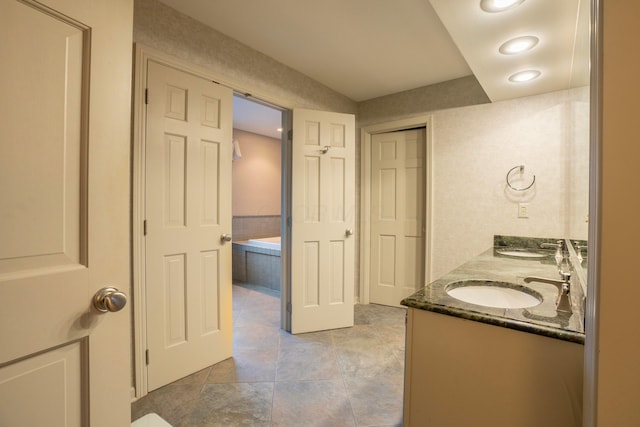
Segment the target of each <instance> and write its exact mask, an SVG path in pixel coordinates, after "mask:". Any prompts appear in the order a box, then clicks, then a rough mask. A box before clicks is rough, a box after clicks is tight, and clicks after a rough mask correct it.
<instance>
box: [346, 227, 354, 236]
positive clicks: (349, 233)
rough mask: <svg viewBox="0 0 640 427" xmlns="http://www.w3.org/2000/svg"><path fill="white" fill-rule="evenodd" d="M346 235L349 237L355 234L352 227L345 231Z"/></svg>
mask: <svg viewBox="0 0 640 427" xmlns="http://www.w3.org/2000/svg"><path fill="white" fill-rule="evenodd" d="M344 235H345V236H347V237H349V236H352V235H353V230H352V229H350V228H347V231H345V232H344Z"/></svg>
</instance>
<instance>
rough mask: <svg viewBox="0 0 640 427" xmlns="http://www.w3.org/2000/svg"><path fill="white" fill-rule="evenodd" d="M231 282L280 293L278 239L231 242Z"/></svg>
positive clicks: (268, 238)
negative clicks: (257, 286) (262, 287)
mask: <svg viewBox="0 0 640 427" xmlns="http://www.w3.org/2000/svg"><path fill="white" fill-rule="evenodd" d="M233 281H234V282H245V283H251V284H254V285H261V286H264V287H267V288H270V289H273V290H276V291H280V237H267V238H260V239H249V240H247V241H242V242H233Z"/></svg>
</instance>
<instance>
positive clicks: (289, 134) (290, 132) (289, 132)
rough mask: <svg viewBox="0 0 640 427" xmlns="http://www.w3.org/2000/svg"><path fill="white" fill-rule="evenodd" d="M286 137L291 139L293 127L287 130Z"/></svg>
mask: <svg viewBox="0 0 640 427" xmlns="http://www.w3.org/2000/svg"><path fill="white" fill-rule="evenodd" d="M287 138H288V139H289V141H293V129H289V131H288V132H287Z"/></svg>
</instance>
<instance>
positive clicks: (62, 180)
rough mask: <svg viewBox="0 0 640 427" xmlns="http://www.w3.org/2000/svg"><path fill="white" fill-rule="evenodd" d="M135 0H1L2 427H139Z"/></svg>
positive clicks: (0, 321) (0, 365)
mask: <svg viewBox="0 0 640 427" xmlns="http://www.w3.org/2000/svg"><path fill="white" fill-rule="evenodd" d="M132 3H133V2H132V1H128V0H121V1H117V2H114V1H109V0H94V1H91V2H87V1H83V0H40V1H37V2H36V1H30V0H22V1H17V0H0V38H1V39H2V43H0V58H1V60H0V77H1V78H0V93H1V94H2V95H1V96H0V116H1V117H2V123H1V124H0V141H1V142H0V198H1V199H2V201H1V202H0V219H1V220H0V239H1V241H2V243H1V244H0V300H1V301H2V309H1V310H0V342H1V344H0V425H1V426H12V427H16V426H17V427H20V426H29V427H31V426H45V425H46V426H85V425H92V426H122V425H129V423H130V422H131V415H130V399H131V352H130V349H131V340H130V332H131V325H130V318H131V313H130V312H129V307H130V306H124V305H123V304H124V303H125V302H126V300H125V298H126V294H128V293H129V282H130V271H129V259H130V253H129V245H130V233H129V215H130V211H129V202H130V188H129V182H130V173H129V164H130V161H129V153H130V132H131V129H130V110H129V108H130V104H131V91H130V85H131V83H130V82H131V28H132V26H133V5H132ZM102 288H117V289H118V290H115V289H112V290H110V291H107V292H105V293H103V294H100V295H102V296H100V297H99V301H98V304H97V306H96V305H94V304H93V303H92V300H93V297H94V295H98V294H99V291H100V290H101V289H102ZM104 297H106V299H104ZM105 302H107V304H104V305H103V303H105ZM96 307H100V308H101V309H103V310H105V311H106V312H102V311H100V310H98V308H96ZM123 308H124V309H123ZM117 310H120V311H119V312H110V311H117Z"/></svg>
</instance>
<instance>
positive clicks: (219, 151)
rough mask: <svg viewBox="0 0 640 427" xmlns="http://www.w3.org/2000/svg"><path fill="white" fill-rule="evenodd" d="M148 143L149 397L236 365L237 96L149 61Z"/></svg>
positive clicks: (147, 299) (187, 74) (228, 90)
mask: <svg viewBox="0 0 640 427" xmlns="http://www.w3.org/2000/svg"><path fill="white" fill-rule="evenodd" d="M147 70H148V72H147V133H146V141H145V185H146V196H145V218H146V222H145V224H146V227H145V229H146V236H145V258H146V260H145V287H146V313H147V344H148V350H147V352H148V353H147V355H148V358H147V363H148V365H147V374H148V375H147V381H148V389H149V391H151V390H154V389H156V388H158V387H160V386H162V385H165V384H167V383H170V382H172V381H175V380H177V379H179V378H182V377H184V376H187V375H189V374H191V373H193V372H196V371H198V370H200V369H203V368H205V367H207V366H209V365H212V364H214V363H217V362H220V361H221V360H224V359H227V358H229V357H231V340H232V331H231V327H232V324H231V234H230V233H231V159H232V152H231V140H232V96H233V94H232V91H231V90H230V89H229V88H226V87H223V86H221V85H219V84H217V83H213V82H211V81H209V80H206V79H204V78H202V77H199V76H195V75H193V74H190V73H188V72H185V71H181V70H177V69H175V68H172V67H169V66H167V65H163V64H160V63H157V62H154V61H152V60H150V61H149V62H148V67H147Z"/></svg>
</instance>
